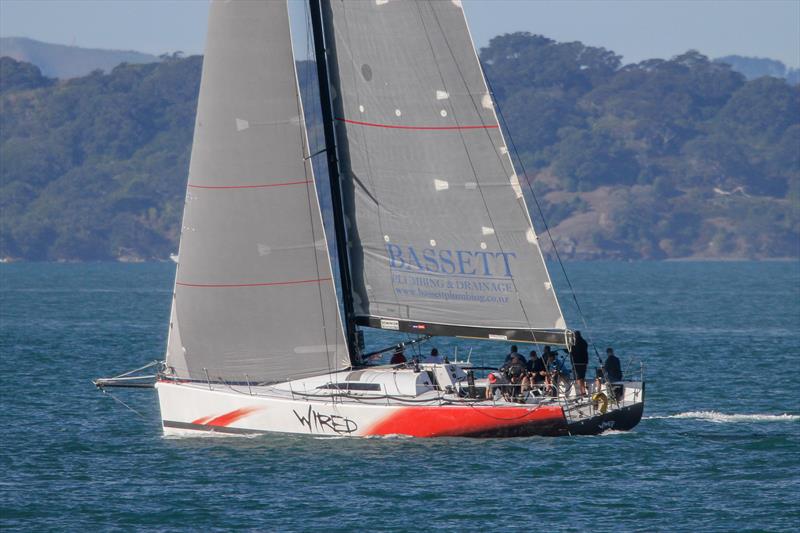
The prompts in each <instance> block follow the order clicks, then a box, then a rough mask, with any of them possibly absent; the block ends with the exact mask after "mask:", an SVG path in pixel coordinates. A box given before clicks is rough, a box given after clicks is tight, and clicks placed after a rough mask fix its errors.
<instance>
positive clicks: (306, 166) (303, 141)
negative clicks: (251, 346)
mask: <svg viewBox="0 0 800 533" xmlns="http://www.w3.org/2000/svg"><path fill="white" fill-rule="evenodd" d="M287 18H288V14H287ZM290 35H291V30H290ZM290 55H291V56H292V70H293V71H294V79H295V83H296V84H297V97H296V99H295V100H296V102H295V103H296V105H297V114H298V117H299V119H300V128H299V129H300V131H299V137H300V150H301V156H302V158H303V159H302V160H303V163H302V164H303V172H305V177H306V181H307V182H310V183H311V186H310V187H308V186H306V205H307V206H308V222H309V224H308V225H309V229H310V230H311V243H312V245H313V246H312V247H311V253H312V254H313V256H314V268H315V269H316V272H317V277H318V278H322V277H323V276H322V272H320V264H319V250H317V232H316V229H315V228H314V226H315V224H314V207H315V206H314V205H313V204H314V201H313V200H312V195H313V196H314V198H315V199H316V194H317V189H316V184H315V183H314V171H313V165H312V163H311V162H310V161H309V158H310V157H311V155H310V152H311V147H310V146H309V144H308V128H307V127H306V118H305V114H304V109H303V102H302V100H301V95H300V80H299V79H298V76H297V65H296V63H295V60H294V53H293V52H291V51H290ZM307 81H308V80H306V82H307ZM307 85H308V84H307V83H306V86H307ZM309 170H311V172H310V174H311V175H310V176H309ZM317 212H318V213H319V217H320V225H322V210H321V209H320V208H319V200H318V199H317ZM322 234H323V239H322V240H323V242H324V246H325V250H326V251H327V249H328V243H327V240H326V239H325V238H324V235H325V231H324V228H323V232H322ZM333 285H334V286H335V283H334V284H333ZM334 291H335V288H334ZM317 294H318V296H319V314H320V319H321V321H322V339H323V342H324V343H325V360H326V362H327V364H328V372H329V373H330V372H331V353H330V343H329V342H328V328H327V323H326V321H325V296H324V295H323V292H322V283H319V284H317ZM337 308H338V303H337ZM335 346H336V348H335V351H337V352H338V350H339V344H338V343H336V345H335ZM337 359H338V358H337Z"/></svg>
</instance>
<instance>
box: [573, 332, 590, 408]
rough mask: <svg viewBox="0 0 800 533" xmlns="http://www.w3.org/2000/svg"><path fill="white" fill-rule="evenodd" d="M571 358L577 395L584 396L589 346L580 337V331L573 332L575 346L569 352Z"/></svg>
mask: <svg viewBox="0 0 800 533" xmlns="http://www.w3.org/2000/svg"><path fill="white" fill-rule="evenodd" d="M569 355H570V357H571V358H572V367H573V368H574V369H575V383H576V384H577V385H578V394H580V395H581V396H586V394H587V393H586V367H587V366H589V345H588V344H586V341H585V340H584V339H583V337H582V336H581V332H580V331H576V332H575V344H574V345H573V346H572V349H571V350H570V351H569Z"/></svg>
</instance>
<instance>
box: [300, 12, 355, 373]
mask: <svg viewBox="0 0 800 533" xmlns="http://www.w3.org/2000/svg"><path fill="white" fill-rule="evenodd" d="M309 10H310V11H311V25H312V28H313V32H314V52H315V58H316V63H317V78H318V80H319V95H320V100H321V104H322V123H323V129H324V132H325V154H326V159H327V161H328V177H329V179H330V186H331V203H332V204H333V226H334V233H335V234H336V252H337V254H336V255H337V257H338V261H339V278H340V280H341V284H342V301H343V303H344V330H345V337H346V339H345V341H346V342H347V349H348V352H349V353H350V362H351V363H352V364H353V365H358V364H361V353H360V349H359V346H358V338H357V332H356V323H355V311H354V307H353V289H352V287H353V285H352V279H351V276H350V261H349V254H348V252H347V233H346V230H345V223H344V208H343V206H342V187H341V180H340V178H339V161H338V158H337V156H336V136H335V134H334V130H333V114H332V113H331V109H333V104H332V101H331V92H330V83H329V78H328V60H327V54H326V47H325V35H324V31H323V29H322V5H321V3H320V0H309Z"/></svg>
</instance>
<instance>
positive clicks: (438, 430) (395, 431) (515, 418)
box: [364, 406, 564, 437]
mask: <svg viewBox="0 0 800 533" xmlns="http://www.w3.org/2000/svg"><path fill="white" fill-rule="evenodd" d="M563 420H564V413H563V411H562V410H561V408H560V407H556V406H547V407H534V408H528V407H472V408H464V407H408V408H405V409H401V410H399V411H397V412H395V413H392V414H391V415H389V416H387V417H386V418H384V419H383V420H381V421H380V422H378V423H376V424H375V425H373V426H372V427H370V428H368V429H367V430H366V431H365V432H364V434H365V435H410V436H412V437H457V436H466V435H474V434H476V433H481V432H487V431H491V430H496V429H501V428H511V427H518V426H524V425H526V424H532V423H546V422H561V421H563Z"/></svg>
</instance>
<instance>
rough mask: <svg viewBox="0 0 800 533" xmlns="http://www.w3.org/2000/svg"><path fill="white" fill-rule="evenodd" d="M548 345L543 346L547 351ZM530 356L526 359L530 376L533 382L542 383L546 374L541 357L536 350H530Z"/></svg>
mask: <svg viewBox="0 0 800 533" xmlns="http://www.w3.org/2000/svg"><path fill="white" fill-rule="evenodd" d="M549 348H550V347H549V346H546V347H545V350H546V351H549ZM530 355H531V358H530V359H529V360H528V368H529V369H530V373H531V377H532V378H533V383H544V378H545V376H546V375H547V370H546V369H545V363H544V361H543V360H542V358H541V357H539V355H538V354H537V353H536V350H531V354H530Z"/></svg>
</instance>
